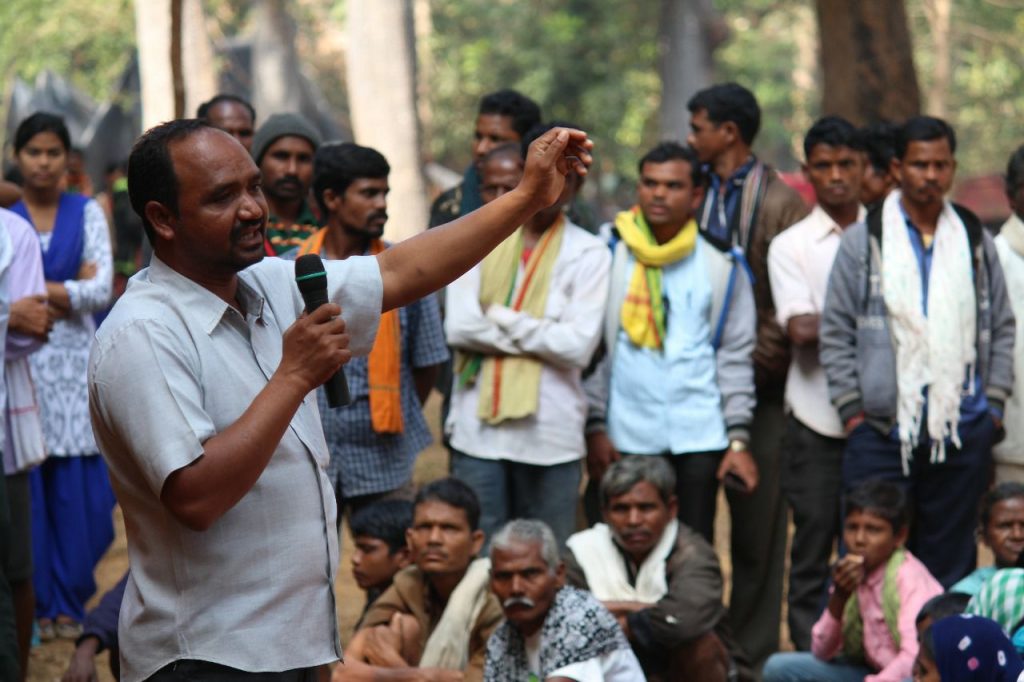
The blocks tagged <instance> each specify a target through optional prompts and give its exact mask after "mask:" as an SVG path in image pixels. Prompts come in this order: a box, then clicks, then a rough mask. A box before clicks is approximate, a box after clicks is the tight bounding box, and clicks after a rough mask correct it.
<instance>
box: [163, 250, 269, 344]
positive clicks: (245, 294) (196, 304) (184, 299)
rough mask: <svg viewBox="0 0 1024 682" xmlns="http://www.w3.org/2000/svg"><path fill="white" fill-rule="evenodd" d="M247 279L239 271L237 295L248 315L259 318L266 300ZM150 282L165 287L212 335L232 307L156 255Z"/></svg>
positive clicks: (179, 304) (178, 303)
mask: <svg viewBox="0 0 1024 682" xmlns="http://www.w3.org/2000/svg"><path fill="white" fill-rule="evenodd" d="M246 279H247V275H246V272H245V271H244V270H243V271H242V272H240V273H238V298H239V300H240V301H241V302H242V305H243V306H245V310H246V311H247V314H248V315H251V316H253V317H254V318H256V319H258V320H262V319H263V306H264V303H265V302H266V301H265V299H264V298H263V297H262V296H261V295H260V294H259V293H257V292H256V290H255V289H254V288H253V287H252V286H251V285H250V284H249V283H248V282H247V281H246ZM149 281H150V282H152V283H154V284H156V285H158V286H161V287H164V288H166V289H168V290H169V291H170V294H171V295H172V296H174V299H175V301H176V304H177V306H178V307H179V308H183V309H187V310H189V311H191V312H192V313H193V314H195V315H196V316H197V317H199V319H201V320H202V321H203V325H202V326H203V330H204V331H205V332H206V333H207V334H212V333H213V330H214V329H216V327H217V325H218V324H220V321H221V320H222V319H223V318H224V315H225V314H227V313H228V311H229V310H234V308H232V307H231V306H230V305H228V304H227V302H226V301H224V300H223V299H221V298H220V297H219V296H217V295H216V294H214V293H213V292H212V291H210V290H209V289H207V288H205V287H203V286H202V285H200V284H199V283H197V282H195V281H193V280H191V279H189V278H188V277H186V276H185V275H183V274H181V273H180V272H178V271H177V270H175V269H173V268H172V267H170V266H169V265H167V264H166V263H164V262H163V261H162V260H160V259H159V258H158V257H157V256H156V255H155V254H154V255H153V257H152V259H151V260H150V263H149ZM235 312H236V313H237V312H238V311H235Z"/></svg>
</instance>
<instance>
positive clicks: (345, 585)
mask: <svg viewBox="0 0 1024 682" xmlns="http://www.w3.org/2000/svg"><path fill="white" fill-rule="evenodd" d="M439 409H440V400H439V398H438V396H437V395H436V394H434V395H433V396H432V397H431V399H430V400H429V401H428V402H427V405H426V408H425V412H426V415H427V421H428V423H429V424H430V426H431V430H432V431H433V432H434V438H435V441H437V426H438V421H439V416H438V415H439ZM447 471H448V455H447V452H446V451H445V450H444V448H443V447H441V446H440V445H439V444H438V443H437V442H435V444H434V445H432V446H431V447H430V448H428V449H427V450H425V451H424V452H423V453H422V454H421V455H420V458H419V460H418V461H417V463H416V473H415V479H416V481H417V482H423V481H431V480H434V479H436V478H440V477H441V476H444V475H445V474H446V473H447ZM727 509H728V507H727V504H726V503H725V499H724V496H723V497H722V498H720V500H719V505H718V517H717V519H716V527H715V538H716V542H715V545H716V549H717V550H718V555H719V557H720V558H721V560H722V569H723V573H724V575H725V578H726V583H727V585H726V594H728V593H729V588H728V580H729V576H730V573H731V571H730V568H731V566H730V562H729V550H728V537H729V515H728V511H727ZM114 520H115V525H116V528H117V537H116V538H115V539H114V544H113V545H112V546H111V548H110V550H109V551H108V552H107V554H106V556H104V557H103V560H102V561H100V564H99V566H97V568H96V584H97V586H98V592H97V594H96V596H95V597H93V600H92V603H95V602H96V601H98V600H99V596H100V595H102V594H103V593H104V592H106V590H108V589H110V588H111V587H113V585H114V584H115V583H117V581H118V580H120V578H121V576H122V575H123V574H124V572H125V570H126V569H127V567H128V555H127V551H126V548H125V537H124V522H123V520H122V517H121V511H120V509H119V508H118V509H117V510H116V511H115V518H114ZM351 551H352V542H351V538H350V537H349V536H348V532H347V530H346V531H345V534H344V538H343V543H342V561H341V569H340V570H339V571H338V578H337V581H336V582H335V590H336V594H337V603H338V605H339V607H338V611H339V613H338V624H339V629H340V632H341V638H342V643H343V644H344V643H345V642H347V641H348V639H349V637H350V636H351V634H352V629H353V628H354V627H355V622H356V619H357V618H358V616H359V614H360V613H361V612H362V609H363V601H364V597H363V593H362V591H360V590H359V588H358V587H357V586H356V584H355V581H354V580H353V579H352V573H351V570H350V568H349V566H348V563H347V561H346V557H349V556H351ZM787 555H788V552H787ZM90 606H91V604H90ZM783 608H785V605H784V606H783ZM780 630H781V636H782V639H781V641H782V642H784V643H786V642H787V641H788V631H787V628H786V625H785V615H783V618H782V624H781V626H780ZM72 650H73V645H72V643H71V642H69V641H63V640H55V641H53V642H49V643H46V644H42V645H40V646H37V647H36V648H34V649H33V650H32V656H31V660H30V662H29V675H28V679H29V681H30V682H55V681H56V680H59V679H60V676H61V675H62V674H63V672H64V670H65V669H66V667H67V663H68V660H69V659H70V657H71V652H72ZM107 665H108V663H107V654H106V653H103V654H101V655H100V656H99V657H98V659H97V670H98V672H99V679H100V681H101V682H112V678H111V676H110V670H109V668H108V667H107Z"/></svg>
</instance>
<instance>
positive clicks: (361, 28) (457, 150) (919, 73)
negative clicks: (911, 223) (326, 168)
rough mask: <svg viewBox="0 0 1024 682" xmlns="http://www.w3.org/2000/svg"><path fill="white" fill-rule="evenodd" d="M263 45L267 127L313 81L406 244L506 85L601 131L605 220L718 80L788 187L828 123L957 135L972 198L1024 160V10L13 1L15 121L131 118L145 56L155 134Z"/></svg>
mask: <svg viewBox="0 0 1024 682" xmlns="http://www.w3.org/2000/svg"><path fill="white" fill-rule="evenodd" d="M244 40H248V41H249V42H250V43H251V45H252V47H253V68H252V74H251V77H252V83H251V91H250V93H249V94H250V96H252V98H253V101H254V104H255V105H256V108H257V112H258V114H259V118H260V120H265V119H266V117H267V116H268V115H269V114H271V113H274V112H275V111H283V110H288V109H289V108H290V107H291V106H293V105H294V103H295V102H296V101H297V100H298V99H301V98H303V97H307V98H308V97H309V94H308V92H304V91H301V89H300V86H299V84H298V80H299V79H296V78H292V77H290V76H289V75H288V74H290V73H294V72H298V73H301V74H302V75H303V77H304V78H306V79H308V81H309V82H311V83H313V84H315V86H316V90H317V94H316V97H317V98H318V104H319V105H320V107H321V109H325V110H327V111H329V112H330V116H331V117H332V118H333V122H334V123H335V124H336V128H335V130H338V131H341V133H340V135H341V136H342V137H350V136H354V139H355V140H356V141H358V142H360V143H362V144H368V145H370V146H375V147H377V148H379V149H381V150H382V151H383V152H384V153H385V154H386V155H387V156H388V158H389V160H390V161H391V162H392V166H393V169H394V170H393V174H392V188H393V191H394V194H393V196H394V197H395V199H396V201H395V202H393V203H394V204H396V206H395V210H393V211H391V213H392V215H393V220H392V225H396V224H397V225H398V227H393V228H392V229H391V230H390V234H391V236H392V237H393V238H394V237H403V236H407V235H408V234H411V233H412V232H415V231H417V230H418V229H421V228H422V226H424V225H425V224H426V219H425V216H426V207H427V205H428V204H429V200H430V198H431V197H432V195H433V194H435V193H436V192H437V191H438V189H439V187H440V186H443V185H445V184H448V183H451V182H452V181H453V180H454V179H457V177H458V175H461V172H462V170H463V169H464V168H465V166H466V164H467V163H469V160H470V149H469V143H470V140H471V135H472V126H473V120H474V116H475V111H476V105H477V101H478V99H479V97H480V96H481V95H482V94H484V93H487V92H490V91H492V90H495V89H498V88H502V87H513V88H516V89H519V90H521V91H522V92H524V93H526V94H528V95H529V96H531V97H533V98H534V99H536V100H537V101H538V102H539V103H540V104H541V106H542V108H543V110H544V113H545V118H548V119H562V120H568V121H572V122H575V123H577V124H579V125H580V126H582V127H584V128H586V129H587V130H588V131H589V132H590V134H591V136H592V137H593V138H594V139H595V141H596V143H597V150H598V154H597V161H596V166H595V173H594V179H593V180H592V181H591V182H589V183H588V186H587V191H588V198H590V199H591V200H592V201H594V202H595V203H596V204H598V205H599V206H600V207H601V208H602V209H603V210H604V211H605V212H607V211H609V210H611V209H612V207H614V206H621V205H624V204H628V203H629V202H630V201H631V196H632V191H633V182H634V180H635V174H636V170H635V161H636V159H637V158H638V156H639V155H640V154H642V153H643V151H644V150H646V149H647V148H648V147H650V146H652V145H653V144H654V143H656V142H657V141H659V140H660V139H673V138H674V139H682V138H684V137H685V134H686V130H687V123H688V113H687V112H686V107H685V103H686V100H687V99H688V98H689V96H690V95H691V94H692V93H693V92H694V91H695V90H696V89H698V88H700V87H703V86H705V85H707V84H710V83H712V82H717V81H723V80H736V81H738V82H740V83H743V84H745V85H747V86H748V87H750V88H751V89H752V90H753V91H754V92H755V94H756V95H757V97H758V99H759V101H760V103H761V106H762V108H763V126H762V131H761V133H760V135H759V137H758V140H757V141H756V144H755V149H756V151H757V152H758V153H759V154H760V155H761V156H762V158H765V159H766V160H768V161H770V162H772V163H774V164H775V165H777V166H778V167H779V168H781V169H783V170H787V171H796V170H798V167H799V162H800V160H801V158H802V151H801V140H802V136H803V133H804V132H805V131H806V129H807V127H808V126H809V125H810V124H811V123H812V122H813V120H814V119H815V118H816V117H818V116H819V115H821V114H823V113H838V114H841V115H845V116H847V117H849V118H851V119H852V120H854V121H855V122H856V123H858V124H859V123H865V122H868V121H872V120H879V119H890V120H900V119H902V118H905V117H906V116H908V115H911V114H914V113H918V112H921V113H929V114H934V115H938V116H942V117H945V118H948V120H950V122H951V123H952V124H953V125H954V126H955V127H956V129H957V132H958V135H959V137H960V140H961V145H960V149H959V150H958V158H959V162H960V168H959V172H958V177H959V178H960V179H963V178H967V177H971V176H979V175H986V174H995V173H1000V172H1002V170H1003V168H1004V166H1005V160H1006V159H1007V157H1008V156H1009V154H1010V152H1011V151H1012V150H1013V149H1014V148H1016V147H1017V146H1018V145H1019V144H1021V143H1022V142H1024V125H1022V121H1024V67H1022V63H1024V57H1022V56H1021V55H1022V53H1021V46H1022V45H1024V0H955V1H954V0H631V1H625V0H347V2H345V1H342V0H334V1H332V0H252V1H245V0H134V1H133V0H4V2H2V3H0V88H2V93H3V97H2V99H0V102H2V103H4V104H3V105H2V106H4V107H6V106H7V103H8V102H9V101H10V99H9V96H10V93H11V91H12V88H14V84H15V83H16V79H20V80H21V81H24V82H32V81H33V80H34V79H36V78H37V77H38V76H39V75H40V74H41V73H44V72H46V71H51V72H53V73H56V74H59V75H61V76H63V77H64V78H66V79H68V80H69V81H70V82H71V83H72V84H73V85H74V86H76V87H77V88H78V89H80V90H81V91H82V92H83V93H84V94H86V95H87V96H88V97H90V98H92V99H93V100H95V101H96V102H104V101H107V100H110V99H111V98H112V97H113V98H115V101H116V98H122V99H123V98H125V97H128V95H127V94H126V93H125V92H124V91H117V90H116V84H117V83H118V82H119V80H120V79H122V78H123V74H124V72H125V70H126V69H127V68H128V67H129V65H130V64H131V63H132V60H133V59H135V58H136V55H137V58H138V64H139V71H140V73H141V81H142V87H141V102H138V103H134V104H133V103H131V102H121V104H122V105H124V106H125V107H131V106H139V105H140V106H141V110H142V116H141V118H142V121H141V122H142V124H143V125H145V126H148V125H150V124H152V123H154V122H157V121H159V120H164V119H167V118H171V117H174V116H181V115H192V114H193V112H194V111H195V105H196V104H197V103H198V102H200V101H203V100H204V99H206V98H208V97H209V96H210V95H212V94H213V93H214V92H216V91H217V90H218V89H220V88H221V87H223V83H224V80H223V73H222V71H223V68H224V57H223V55H224V50H225V48H227V47H230V46H231V45H233V44H236V43H238V42H239V41H244ZM139 46H141V49H139ZM0 114H6V111H4V110H0ZM258 122H259V121H258ZM138 132H139V131H137V130H136V131H133V133H135V134H137V133H138ZM7 153H9V151H8V152H5V154H7ZM446 169H447V170H446ZM1001 208H1002V209H1003V210H1005V207H1001Z"/></svg>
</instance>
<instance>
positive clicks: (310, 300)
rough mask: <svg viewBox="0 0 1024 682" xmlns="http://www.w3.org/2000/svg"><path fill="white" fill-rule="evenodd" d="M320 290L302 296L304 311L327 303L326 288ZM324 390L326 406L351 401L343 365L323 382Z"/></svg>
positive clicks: (336, 405)
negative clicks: (321, 292)
mask: <svg viewBox="0 0 1024 682" xmlns="http://www.w3.org/2000/svg"><path fill="white" fill-rule="evenodd" d="M320 291H321V290H317V291H316V292H311V293H310V294H309V295H308V296H303V300H304V302H305V304H306V312H310V313H311V312H313V311H314V310H316V309H317V308H319V307H320V306H322V305H324V304H326V303H327V289H326V288H325V289H323V290H322V291H323V294H322V295H318V294H320ZM324 390H326V391H327V406H328V407H330V408H332V409H334V408H337V407H345V406H346V405H348V404H349V403H351V402H352V395H351V394H350V393H349V391H348V380H347V379H346V378H345V368H344V367H339V368H338V371H337V372H335V373H334V374H332V375H331V378H330V379H328V380H327V381H326V382H324Z"/></svg>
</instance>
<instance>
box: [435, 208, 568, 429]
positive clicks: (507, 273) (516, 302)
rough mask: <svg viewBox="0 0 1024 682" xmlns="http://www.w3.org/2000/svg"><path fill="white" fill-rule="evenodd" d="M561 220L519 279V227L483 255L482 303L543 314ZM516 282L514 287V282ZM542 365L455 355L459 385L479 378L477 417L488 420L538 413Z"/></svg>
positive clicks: (561, 230)
mask: <svg viewBox="0 0 1024 682" xmlns="http://www.w3.org/2000/svg"><path fill="white" fill-rule="evenodd" d="M564 224H565V221H564V219H563V218H561V217H559V219H558V222H557V223H555V224H554V225H552V226H551V227H549V228H548V230H547V231H546V232H545V233H544V234H543V236H541V238H540V241H538V242H537V245H536V246H535V247H534V249H533V252H532V253H531V254H530V257H529V259H528V260H527V261H526V265H525V267H524V268H523V277H522V280H521V281H519V282H517V281H516V275H517V274H518V272H519V262H520V260H521V258H522V253H523V228H519V229H518V230H517V231H516V232H515V234H513V235H512V236H511V237H509V238H508V239H506V240H505V241H503V242H502V243H501V244H499V245H498V246H497V248H495V249H494V251H492V252H491V253H490V255H488V256H487V258H485V259H484V261H483V264H482V265H481V266H480V267H481V273H480V305H481V306H488V305H492V304H493V305H504V306H508V307H509V308H511V309H512V310H521V311H522V312H524V313H527V314H529V315H530V316H531V317H536V318H542V317H544V310H545V308H546V307H547V300H548V290H549V289H550V288H551V272H552V270H553V269H554V265H555V261H556V260H557V259H558V253H559V251H560V250H561V245H562V235H563V234H564V232H565V229H564ZM517 285H518V286H517ZM540 370H541V363H540V362H538V361H537V360H534V359H533V358H529V357H515V356H507V357H498V356H488V357H481V356H479V355H471V354H468V353H462V352H459V353H456V358H455V371H456V376H457V377H458V380H459V385H460V386H464V385H466V384H469V383H472V382H473V381H475V380H477V378H478V375H479V382H480V397H479V403H478V406H477V416H478V417H479V418H480V419H481V420H482V421H484V422H485V423H487V424H491V425H494V424H500V423H501V422H502V421H504V420H506V419H520V418H522V417H528V416H530V415H532V414H535V413H536V412H537V406H538V404H539V402H540Z"/></svg>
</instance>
